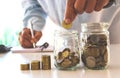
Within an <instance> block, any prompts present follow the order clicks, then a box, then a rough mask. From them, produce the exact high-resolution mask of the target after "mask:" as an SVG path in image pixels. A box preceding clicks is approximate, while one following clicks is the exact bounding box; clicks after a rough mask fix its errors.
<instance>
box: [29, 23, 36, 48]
mask: <svg viewBox="0 0 120 78" xmlns="http://www.w3.org/2000/svg"><path fill="white" fill-rule="evenodd" d="M30 31H31V36H32V38H34V32H33V24H32V22H30ZM32 44H33V48H35V47H36V44H35V42H33V43H32Z"/></svg>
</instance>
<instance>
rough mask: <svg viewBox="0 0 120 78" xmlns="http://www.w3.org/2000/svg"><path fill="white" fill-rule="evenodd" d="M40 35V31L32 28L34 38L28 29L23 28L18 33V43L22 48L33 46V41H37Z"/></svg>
mask: <svg viewBox="0 0 120 78" xmlns="http://www.w3.org/2000/svg"><path fill="white" fill-rule="evenodd" d="M41 36H42V32H40V31H35V30H34V38H32V36H31V32H30V29H28V28H24V29H23V30H22V31H21V32H20V33H19V37H18V40H19V43H20V45H21V46H22V47H23V48H33V44H32V43H33V42H35V43H37V42H38V41H39V40H40V38H41Z"/></svg>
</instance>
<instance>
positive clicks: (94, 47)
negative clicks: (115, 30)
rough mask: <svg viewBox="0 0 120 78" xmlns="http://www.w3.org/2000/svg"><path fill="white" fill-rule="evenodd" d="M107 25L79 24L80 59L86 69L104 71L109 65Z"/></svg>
mask: <svg viewBox="0 0 120 78" xmlns="http://www.w3.org/2000/svg"><path fill="white" fill-rule="evenodd" d="M108 28H109V24H108V23H83V24H81V30H82V31H81V34H80V38H81V39H80V42H81V50H82V54H81V59H82V62H83V64H84V66H85V67H86V68H88V69H105V68H106V67H107V66H108V63H109V54H110V53H109V45H110V40H109V31H108Z"/></svg>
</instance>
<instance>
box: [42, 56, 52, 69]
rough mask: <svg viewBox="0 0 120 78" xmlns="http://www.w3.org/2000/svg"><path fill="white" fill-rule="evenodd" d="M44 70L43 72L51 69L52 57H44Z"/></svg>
mask: <svg viewBox="0 0 120 78" xmlns="http://www.w3.org/2000/svg"><path fill="white" fill-rule="evenodd" d="M42 69H43V70H49V69H51V57H50V55H42Z"/></svg>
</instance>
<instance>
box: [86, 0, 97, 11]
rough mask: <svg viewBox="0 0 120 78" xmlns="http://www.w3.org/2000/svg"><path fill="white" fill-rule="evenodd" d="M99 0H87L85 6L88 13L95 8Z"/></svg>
mask: <svg viewBox="0 0 120 78" xmlns="http://www.w3.org/2000/svg"><path fill="white" fill-rule="evenodd" d="M96 2H97V0H87V2H86V7H85V12H86V13H91V12H93V11H94V8H95V6H96Z"/></svg>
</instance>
